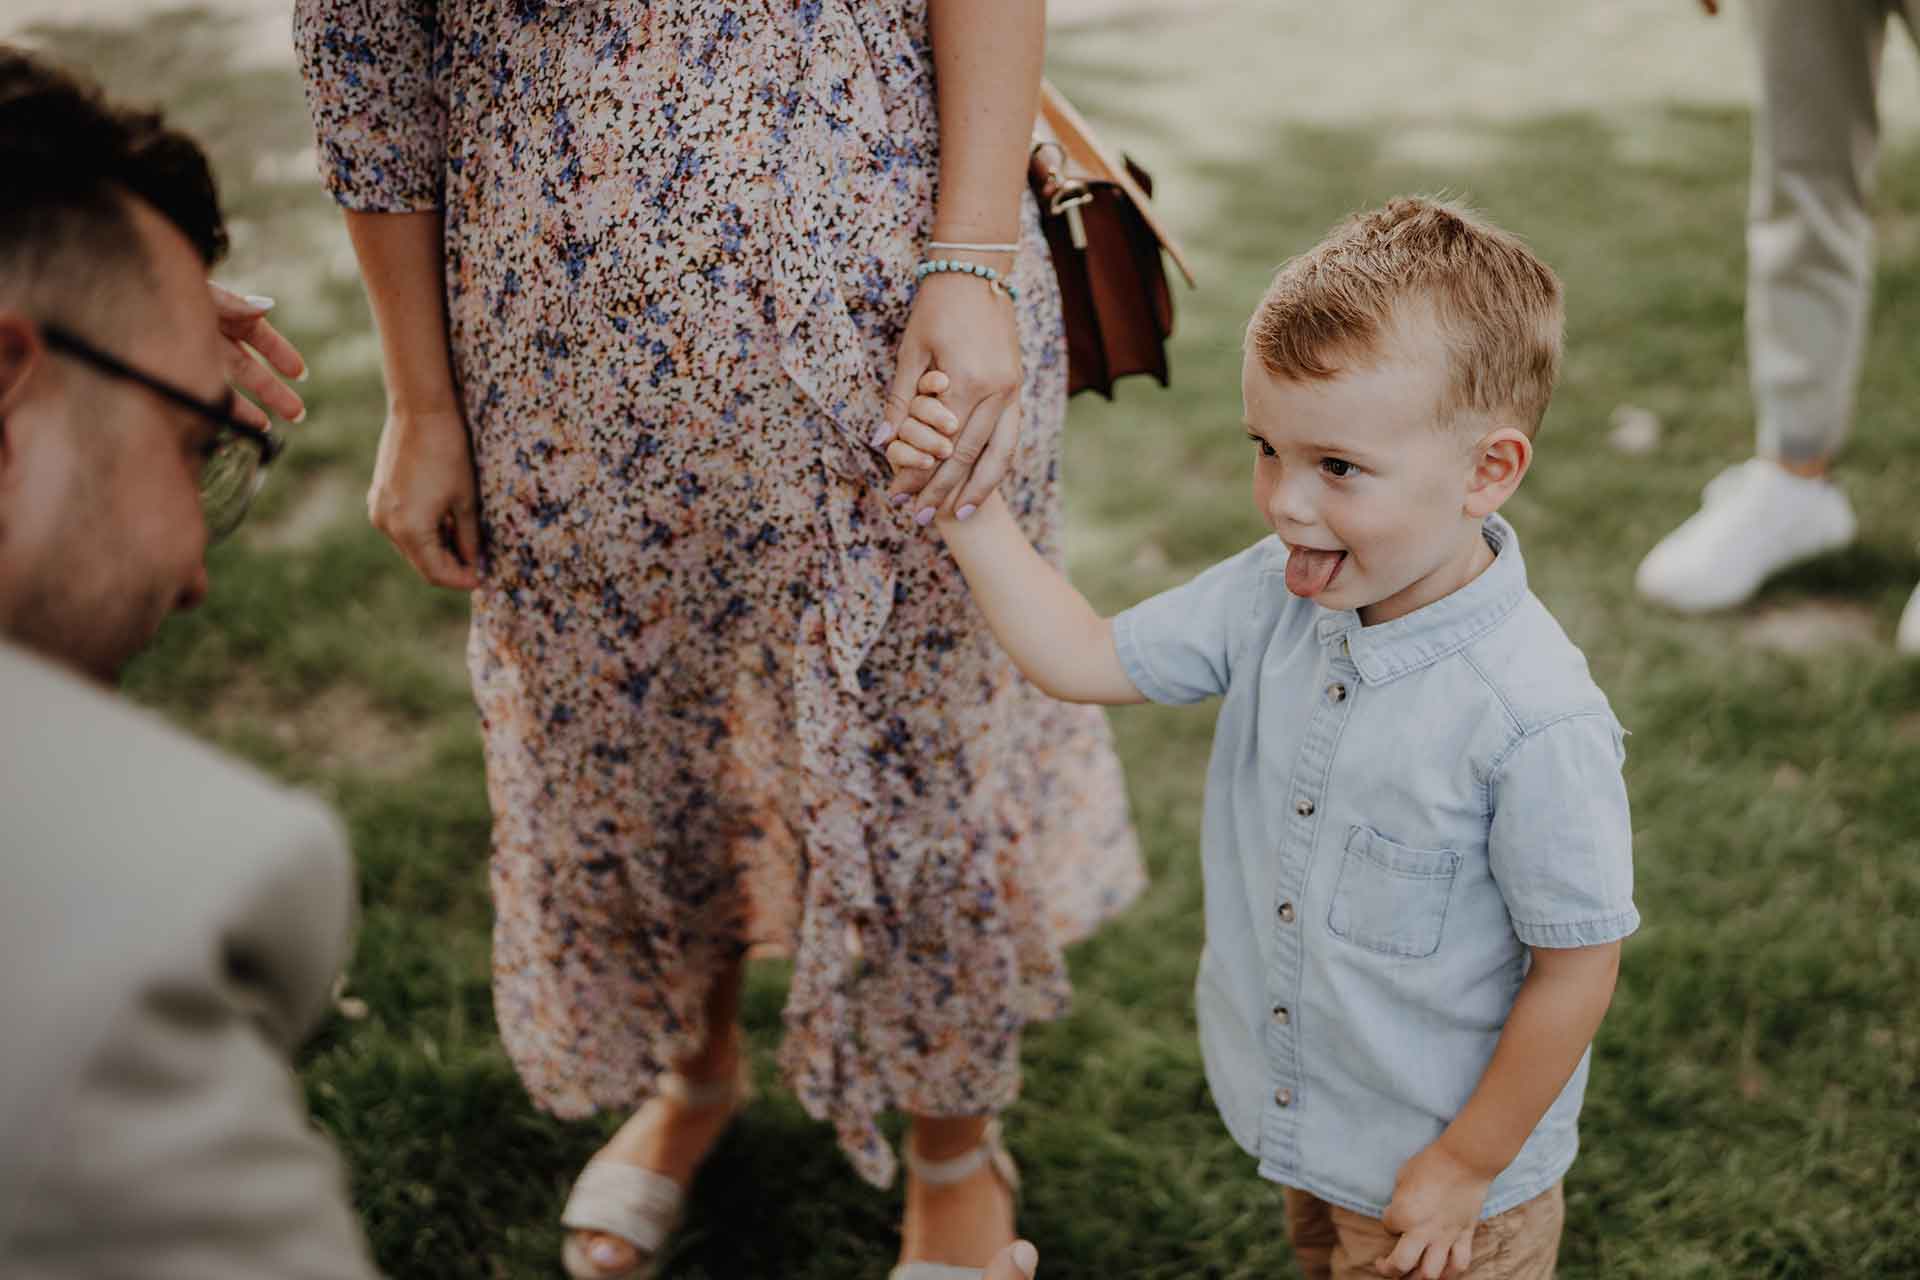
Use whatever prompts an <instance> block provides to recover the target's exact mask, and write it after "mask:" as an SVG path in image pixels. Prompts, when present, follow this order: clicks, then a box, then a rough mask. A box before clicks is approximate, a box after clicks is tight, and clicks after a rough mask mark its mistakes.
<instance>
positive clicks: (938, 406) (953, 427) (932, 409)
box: [909, 375, 960, 436]
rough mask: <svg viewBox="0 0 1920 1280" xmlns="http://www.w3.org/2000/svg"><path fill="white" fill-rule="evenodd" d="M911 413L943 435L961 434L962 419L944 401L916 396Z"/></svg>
mask: <svg viewBox="0 0 1920 1280" xmlns="http://www.w3.org/2000/svg"><path fill="white" fill-rule="evenodd" d="M942 376H945V375H942ZM909 412H910V413H911V414H912V415H913V416H914V417H915V418H918V419H919V420H920V421H922V422H924V423H926V424H927V425H928V426H930V427H932V428H933V429H934V430H936V431H938V432H940V434H942V435H948V436H957V435H959V434H960V417H959V415H958V414H956V413H954V411H953V410H951V409H949V408H947V406H946V404H945V402H944V401H941V400H936V399H935V398H934V397H932V396H915V397H914V398H913V408H912V409H911V410H909Z"/></svg>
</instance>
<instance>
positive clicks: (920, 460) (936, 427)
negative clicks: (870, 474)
mask: <svg viewBox="0 0 1920 1280" xmlns="http://www.w3.org/2000/svg"><path fill="white" fill-rule="evenodd" d="M949 385H950V383H949V381H948V378H947V375H946V374H944V373H942V372H940V371H939V370H938V369H929V370H927V372H925V373H924V374H922V375H920V381H919V383H918V384H917V385H916V386H915V387H914V392H915V394H914V398H913V402H912V404H911V405H910V406H909V408H908V410H907V418H906V421H904V422H902V423H901V424H900V426H899V428H898V430H897V431H896V432H895V434H894V438H893V439H892V440H890V441H888V443H887V462H888V463H889V464H890V465H891V466H892V467H893V469H894V471H895V472H896V473H898V472H902V471H931V470H933V468H934V467H936V466H938V465H939V464H940V463H941V462H943V461H945V460H946V459H948V458H950V457H952V456H953V437H954V436H956V435H958V434H960V419H959V417H958V416H957V415H955V413H954V412H953V410H951V409H949V408H948V407H947V406H946V405H945V404H943V403H942V402H941V400H940V395H941V393H942V392H944V391H945V390H946V389H947V387H948V386H949ZM917 487H918V486H916V488H917Z"/></svg>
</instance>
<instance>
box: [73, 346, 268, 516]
mask: <svg viewBox="0 0 1920 1280" xmlns="http://www.w3.org/2000/svg"><path fill="white" fill-rule="evenodd" d="M41 335H42V336H43V337H44V338H45V339H46V341H47V346H48V347H50V348H52V349H53V350H55V351H58V352H61V353H62V354H65V355H69V356H72V357H73V358H74V359H76V360H79V361H80V362H82V363H83V364H87V365H91V366H92V367H93V368H94V369H95V370H97V371H99V372H100V373H104V374H106V375H107V376H109V377H113V378H123V379H125V380H126V381H128V382H136V383H138V384H140V385H141V386H143V387H145V388H146V389H147V390H149V391H151V392H153V393H154V394H155V395H157V396H159V397H161V398H162V399H164V400H166V401H168V402H169V403H172V404H176V405H179V406H180V407H181V408H182V409H186V410H189V411H191V412H192V413H194V414H196V415H198V416H199V417H201V418H202V419H204V420H206V421H207V422H209V423H211V424H212V425H213V426H214V428H215V429H216V430H217V431H218V433H219V434H218V435H216V436H215V437H214V441H213V443H212V444H211V445H209V446H208V448H207V451H206V465H205V466H204V467H203V468H202V470H201V472H200V515H201V518H202V519H204V520H205V521H206V524H207V537H208V539H209V540H210V541H214V542H218V541H219V540H220V539H222V538H224V537H226V536H227V535H228V534H230V533H232V532H233V531H234V530H235V529H236V528H238V527H239V526H240V522H241V521H242V520H244V519H246V516H247V508H248V507H250V506H252V505H253V499H254V495H255V494H257V493H259V492H260V486H261V485H263V484H265V483H266V480H267V468H268V467H270V466H272V465H273V460H274V459H275V458H278V457H279V456H280V451H281V450H283V449H285V448H286V447H287V442H286V440H285V439H283V438H282V437H280V436H276V435H274V434H273V433H272V432H269V431H263V430H261V429H260V428H259V427H256V426H254V425H253V424H252V423H250V422H242V421H240V419H239V418H237V417H235V416H234V414H233V410H232V409H230V408H229V407H228V406H227V405H225V404H218V403H215V402H214V401H211V400H202V399H201V398H200V397H199V396H196V395H194V394H193V393H192V392H191V391H185V390H182V389H181V388H179V387H176V386H174V385H173V384H172V383H170V382H168V381H166V380H165V379H162V378H157V377H155V376H154V375H153V374H150V373H145V372H143V371H141V370H139V369H136V368H134V367H133V366H132V365H130V364H128V363H127V362H126V361H124V360H122V359H120V358H119V357H117V356H112V355H109V354H107V353H106V352H105V351H102V350H100V348H98V347H96V346H94V345H93V344H92V343H90V342H88V341H87V340H86V339H84V338H81V337H79V336H78V335H76V334H73V333H69V332H68V331H67V330H65V329H61V328H57V327H55V326H52V325H49V326H46V327H45V328H43V329H42V330H41Z"/></svg>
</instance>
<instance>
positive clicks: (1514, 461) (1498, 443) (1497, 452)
mask: <svg viewBox="0 0 1920 1280" xmlns="http://www.w3.org/2000/svg"><path fill="white" fill-rule="evenodd" d="M1532 464H1533V441H1531V440H1529V439H1527V434H1526V432H1524V431H1521V430H1520V429H1519V428H1517V427H1497V428H1495V429H1494V430H1492V431H1489V432H1488V433H1487V434H1486V435H1484V436H1482V437H1480V440H1479V442H1478V443H1477V444H1475V445H1474V447H1473V472H1472V474H1470V475H1469V476H1468V477H1467V500H1466V504H1465V508H1464V509H1465V511H1466V514H1468V515H1470V516H1472V517H1473V518H1474V519H1476V520H1484V519H1486V518H1487V517H1488V516H1490V515H1492V514H1493V513H1494V512H1496V511H1498V510H1499V509H1500V508H1501V506H1502V505H1504V504H1505V503H1506V500H1507V499H1508V498H1511V497H1512V496H1513V491H1514V490H1515V489H1518V488H1519V487H1520V481H1521V479H1522V478H1524V477H1525V476H1526V474H1527V468H1528V467H1529V466H1531V465H1532Z"/></svg>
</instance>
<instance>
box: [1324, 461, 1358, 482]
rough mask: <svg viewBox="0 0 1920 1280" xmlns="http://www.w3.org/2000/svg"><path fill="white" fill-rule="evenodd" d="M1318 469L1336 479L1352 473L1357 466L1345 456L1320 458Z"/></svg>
mask: <svg viewBox="0 0 1920 1280" xmlns="http://www.w3.org/2000/svg"><path fill="white" fill-rule="evenodd" d="M1320 469H1321V470H1322V471H1325V472H1326V473H1327V474H1328V475H1330V476H1332V477H1333V478H1334V479H1336V480H1338V479H1340V478H1341V477H1342V476H1350V475H1352V474H1353V473H1354V471H1355V470H1356V469H1357V468H1355V467H1354V465H1353V464H1352V463H1351V462H1348V461H1347V460H1346V459H1345V458H1322V459H1320Z"/></svg>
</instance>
